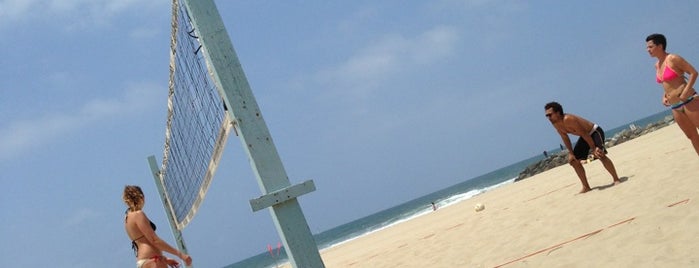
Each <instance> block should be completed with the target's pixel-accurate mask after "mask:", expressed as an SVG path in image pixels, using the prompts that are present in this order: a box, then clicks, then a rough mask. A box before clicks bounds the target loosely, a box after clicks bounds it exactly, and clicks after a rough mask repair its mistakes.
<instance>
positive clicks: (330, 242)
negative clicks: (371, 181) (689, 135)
mask: <svg viewBox="0 0 699 268" xmlns="http://www.w3.org/2000/svg"><path fill="white" fill-rule="evenodd" d="M668 116H671V113H670V111H669V110H666V111H663V112H660V113H657V114H654V115H651V116H648V117H645V118H642V119H639V120H636V121H633V122H629V123H628V124H624V125H622V126H619V127H616V128H612V129H609V130H606V129H605V134H606V135H605V136H607V138H611V137H613V136H614V135H615V134H616V133H618V132H621V131H623V130H625V129H628V128H629V127H630V125H631V124H633V125H636V126H638V127H645V126H647V125H648V124H651V123H655V122H658V121H661V120H664V119H665V118H666V117H668ZM547 151H548V152H550V153H555V152H558V151H560V148H552V149H551V150H547ZM543 157H544V156H543V154H538V155H536V156H533V157H531V158H527V159H524V160H522V161H519V162H516V163H514V164H510V165H508V166H505V167H503V168H500V169H497V170H494V171H491V172H489V173H486V174H483V175H480V176H478V177H474V178H470V179H467V180H465V181H464V182H462V183H459V184H456V185H453V186H451V187H448V188H445V189H442V190H439V191H437V192H434V193H431V194H428V195H425V196H422V197H419V198H416V199H413V200H410V201H408V202H405V203H403V204H401V205H398V206H395V207H392V208H389V209H386V210H383V211H380V212H377V213H375V214H372V215H369V216H366V217H364V218H360V219H357V220H355V221H352V222H349V223H346V224H343V225H340V226H338V227H335V228H332V229H330V230H327V231H324V232H322V233H318V234H315V235H314V237H315V240H316V244H317V245H318V248H319V249H325V248H330V247H333V246H336V245H339V244H342V243H345V242H348V241H352V240H354V239H356V238H358V237H361V236H363V235H367V234H370V233H372V232H376V231H379V230H381V229H384V228H387V227H390V226H391V225H395V224H398V223H400V222H403V221H407V220H410V219H412V218H415V217H420V216H421V215H424V214H426V213H429V212H431V211H432V206H431V203H432V202H434V203H435V205H436V206H437V207H440V208H441V207H446V206H450V205H454V204H456V203H459V202H461V201H464V200H467V199H469V198H471V197H473V196H476V195H478V194H481V193H484V192H487V191H489V190H491V189H494V188H497V187H500V186H503V185H506V184H509V183H513V182H514V179H515V178H517V176H518V175H519V173H520V172H522V170H524V169H525V168H526V167H527V166H528V165H530V164H533V163H535V162H537V161H540V160H542V159H543ZM273 252H274V255H275V256H274V257H273V256H272V254H270V253H269V252H267V251H265V252H262V253H260V254H258V255H256V256H253V257H250V258H248V259H245V260H242V261H240V262H237V263H234V264H231V265H228V266H225V267H224V268H243V267H245V268H249V267H277V266H278V265H281V264H284V263H285V262H287V256H286V253H285V252H284V250H283V248H282V249H281V250H280V251H279V255H278V256H277V248H274V249H273Z"/></svg>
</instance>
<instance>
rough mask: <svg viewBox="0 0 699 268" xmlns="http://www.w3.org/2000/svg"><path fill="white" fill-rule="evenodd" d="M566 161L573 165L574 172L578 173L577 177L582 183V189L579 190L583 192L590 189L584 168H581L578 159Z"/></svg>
mask: <svg viewBox="0 0 699 268" xmlns="http://www.w3.org/2000/svg"><path fill="white" fill-rule="evenodd" d="M568 163H569V164H570V165H571V166H573V169H575V174H577V175H578V179H580V183H581V184H582V189H581V190H580V193H581V194H582V193H585V192H587V191H590V190H591V189H590V184H589V183H588V182H587V176H586V174H585V168H583V165H582V164H581V163H580V160H578V159H573V161H568Z"/></svg>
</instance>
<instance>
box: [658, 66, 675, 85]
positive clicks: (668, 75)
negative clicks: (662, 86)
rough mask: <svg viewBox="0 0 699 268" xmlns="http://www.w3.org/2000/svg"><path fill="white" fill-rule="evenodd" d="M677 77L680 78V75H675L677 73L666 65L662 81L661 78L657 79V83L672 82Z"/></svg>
mask: <svg viewBox="0 0 699 268" xmlns="http://www.w3.org/2000/svg"><path fill="white" fill-rule="evenodd" d="M677 77H679V75H677V73H675V71H673V70H672V69H671V68H670V67H668V66H667V65H665V70H663V77H662V79H660V77H655V81H656V82H658V83H662V82H666V81H670V80H672V79H675V78H677Z"/></svg>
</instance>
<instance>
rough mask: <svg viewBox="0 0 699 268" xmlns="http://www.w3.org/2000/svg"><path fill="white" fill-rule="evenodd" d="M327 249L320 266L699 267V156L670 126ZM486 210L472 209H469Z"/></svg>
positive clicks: (678, 132)
mask: <svg viewBox="0 0 699 268" xmlns="http://www.w3.org/2000/svg"><path fill="white" fill-rule="evenodd" d="M609 157H610V158H611V159H612V161H613V162H614V164H615V166H616V168H617V172H618V174H619V177H621V178H622V180H623V181H624V182H623V183H622V184H620V185H617V186H612V179H611V177H610V175H609V174H608V173H607V171H606V170H605V169H604V167H603V166H602V164H601V163H600V162H599V161H593V162H591V163H589V164H585V165H584V167H585V169H586V171H587V176H588V180H589V182H590V186H591V187H592V188H593V190H592V191H590V192H588V193H585V194H578V192H579V190H580V188H581V186H580V182H579V180H578V178H577V176H576V175H575V172H574V171H573V168H572V167H570V166H569V165H564V166H561V167H557V168H554V169H551V170H549V171H546V172H544V173H541V174H539V175H536V176H533V177H530V178H528V179H525V180H523V181H520V182H516V183H513V184H510V185H506V186H503V187H500V188H497V189H494V190H492V191H490V192H487V193H484V194H481V195H478V196H476V197H474V198H472V199H469V200H466V201H463V202H461V203H458V204H456V205H452V206H449V207H444V208H441V209H439V210H437V211H435V212H432V213H429V214H428V215H425V216H422V217H418V218H415V219H413V220H410V221H407V222H404V223H401V224H397V225H395V226H392V227H390V228H387V229H384V230H382V231H379V232H375V233H372V234H370V235H367V236H363V237H360V238H358V239H356V240H352V241H350V242H347V243H344V244H341V245H339V246H336V247H333V248H330V249H327V250H324V251H322V252H321V256H322V258H323V261H324V263H325V265H326V267H372V268H375V267H699V241H698V239H699V157H697V154H696V153H695V152H694V150H693V149H692V146H691V143H690V142H689V140H688V139H687V138H685V136H684V135H683V133H682V132H681V130H680V129H679V127H677V125H676V124H671V125H670V126H668V127H665V128H662V129H660V130H657V131H655V132H651V133H648V134H646V135H643V136H641V137H638V138H636V139H634V140H631V141H628V142H625V143H622V144H620V145H617V146H615V147H612V148H610V149H609ZM478 203H482V204H484V205H485V210H483V211H480V212H476V211H475V210H474V206H475V204H478Z"/></svg>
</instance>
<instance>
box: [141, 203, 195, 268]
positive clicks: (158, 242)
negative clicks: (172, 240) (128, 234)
mask: <svg viewBox="0 0 699 268" xmlns="http://www.w3.org/2000/svg"><path fill="white" fill-rule="evenodd" d="M134 216H135V219H134V220H135V222H136V226H138V229H139V230H141V232H142V233H143V236H144V237H145V238H146V239H147V240H148V242H150V243H151V244H152V245H153V246H154V247H156V248H158V249H159V250H162V251H165V252H168V253H170V254H172V255H175V256H177V257H178V258H180V259H182V260H183V261H184V262H185V263H186V264H187V266H189V265H190V264H191V263H192V258H191V257H190V256H189V255H187V254H184V253H182V252H180V251H179V250H177V249H175V248H174V247H172V246H170V245H169V244H168V243H167V242H165V241H164V240H162V239H160V237H158V235H157V234H155V230H153V228H151V226H150V220H149V219H148V217H147V216H146V214H145V213H143V211H141V212H140V213H135V215H134Z"/></svg>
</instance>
